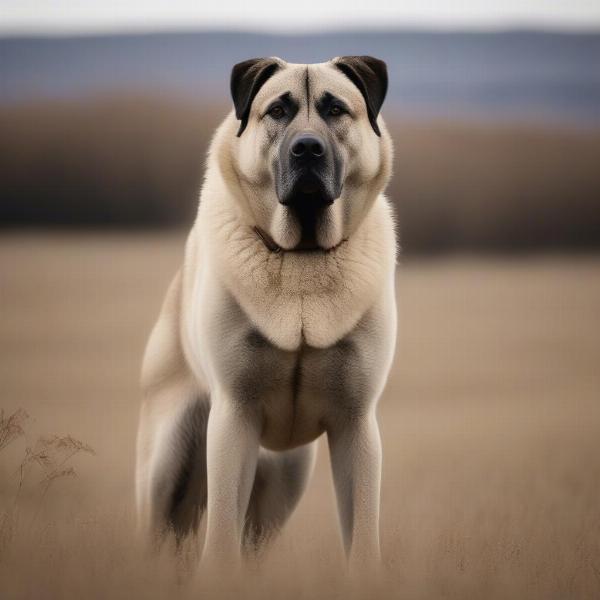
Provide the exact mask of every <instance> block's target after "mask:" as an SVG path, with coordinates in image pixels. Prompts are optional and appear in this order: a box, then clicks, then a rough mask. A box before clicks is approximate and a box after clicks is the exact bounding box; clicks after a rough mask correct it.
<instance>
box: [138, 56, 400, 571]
mask: <svg viewBox="0 0 600 600" xmlns="http://www.w3.org/2000/svg"><path fill="white" fill-rule="evenodd" d="M280 64H281V66H282V68H281V70H280V72H279V73H278V74H276V75H275V76H273V77H272V78H271V79H270V80H269V81H268V82H267V83H266V84H265V85H264V86H263V88H262V89H261V91H260V92H259V94H258V95H257V97H256V98H255V100H254V103H253V108H252V111H253V112H252V114H251V117H250V122H249V125H248V128H247V130H246V131H245V132H244V134H243V135H242V136H241V137H240V138H238V137H236V131H237V128H238V126H239V122H238V121H237V120H236V119H235V116H234V114H233V113H232V114H230V115H229V116H228V117H227V118H226V119H225V120H224V122H223V124H222V125H221V126H220V127H219V129H218V130H217V132H216V134H215V136H214V138H213V141H212V144H211V148H210V152H209V158H208V163H207V169H206V179H205V182H204V185H203V188H202V194H201V199H200V207H199V211H198V216H197V219H196V222H195V224H194V226H193V228H192V230H191V232H190V235H189V238H188V242H187V245H186V252H185V258H184V261H183V265H182V269H181V271H180V272H179V273H178V274H177V275H176V276H175V278H174V280H173V282H172V284H171V287H170V289H169V292H168V294H167V297H166V300H165V303H164V305H163V308H162V311H161V315H160V317H159V320H158V322H157V324H156V326H155V327H154V330H153V332H152V335H151V336H150V340H149V342H148V346H147V349H146V354H145V357H144V365H143V373H142V387H143V391H144V402H143V405H142V412H141V419H140V428H139V433H138V454H137V465H138V466H137V477H136V487H137V498H138V512H139V515H140V524H141V526H142V528H143V529H144V530H145V531H146V532H149V533H152V534H153V536H155V537H156V538H161V537H162V536H164V534H165V533H166V532H167V531H168V530H169V528H170V527H173V528H174V529H175V530H176V533H177V534H178V535H184V534H185V533H187V531H189V530H193V529H195V527H196V525H197V521H198V519H199V518H200V516H201V514H202V513H203V511H204V510H205V509H206V512H207V534H206V540H205V552H204V555H205V560H206V561H207V562H213V563H216V564H217V565H219V564H220V565H222V564H223V561H227V560H230V559H231V558H232V557H236V556H239V553H240V551H242V550H243V549H244V548H246V549H248V548H250V547H253V546H256V545H257V544H259V543H261V542H262V541H264V540H265V539H267V538H268V537H269V536H270V535H271V534H272V533H274V532H275V531H276V530H277V529H279V528H280V527H281V526H282V525H283V522H284V521H285V519H286V518H287V517H288V516H289V514H290V513H291V511H292V510H293V508H294V506H295V505H296V503H297V501H298V499H299V497H300V495H301V493H302V490H303V488H304V486H305V484H306V482H307V481H308V478H309V475H310V471H311V469H312V464H313V461H314V440H316V439H317V437H318V436H319V435H321V433H323V432H326V433H327V435H328V439H329V444H330V448H331V455H332V467H333V474H334V481H335V484H336V491H337V495H338V504H339V516H340V524H341V528H342V534H343V539H344V545H345V548H346V550H347V552H348V555H349V557H350V559H351V561H353V562H354V563H355V564H357V565H358V564H364V563H370V562H371V563H372V562H376V561H377V560H378V556H379V537H378V536H379V534H378V528H379V525H378V511H379V478H380V463H381V447H380V441H379V434H378V429H377V422H376V419H375V407H376V403H377V399H378V397H379V395H380V394H381V391H382V389H383V386H384V384H385V380H386V377H387V373H388V371H389V367H390V364H391V360H392V356H393V351H394V344H395V330H396V308H395V297H394V269H395V254H396V247H395V236H394V227H393V219H392V215H391V212H390V208H389V205H388V202H387V201H386V199H385V197H384V196H383V195H382V192H383V188H384V186H385V184H386V183H387V180H388V179H389V176H390V170H391V157H392V154H391V152H392V151H391V142H390V139H389V136H388V134H387V131H386V129H385V125H384V123H383V120H382V119H381V117H379V119H378V123H379V126H380V128H381V130H382V137H381V138H378V137H377V136H376V135H375V134H374V132H373V130H372V129H371V127H370V125H369V122H368V119H367V116H366V110H365V107H364V100H363V98H362V96H361V94H360V93H359V92H358V90H357V89H356V88H355V87H354V85H353V84H352V83H351V82H349V81H348V80H347V79H346V78H345V76H343V75H342V74H341V73H339V72H338V71H337V70H336V69H335V68H334V67H333V66H332V64H331V63H324V64H322V65H310V67H309V68H310V69H312V71H310V77H311V85H312V87H313V89H314V94H315V95H318V94H319V93H321V91H322V90H324V89H327V90H330V91H333V92H335V93H337V94H339V95H341V96H343V97H344V100H345V101H346V102H347V103H348V104H349V105H350V106H351V107H352V110H353V116H352V121H346V125H345V128H344V130H343V131H342V129H340V130H339V132H336V136H337V139H338V141H339V143H340V146H341V148H342V149H343V152H345V153H346V156H345V161H346V165H347V173H346V178H347V180H346V184H345V185H344V193H343V195H342V197H340V198H339V199H338V200H336V202H335V203H334V204H333V205H332V207H331V209H330V210H329V212H328V213H327V214H326V216H325V218H324V220H323V222H322V223H321V224H320V228H321V229H320V233H319V236H320V238H319V239H320V240H321V242H322V243H323V245H324V247H334V246H335V248H334V249H332V250H330V251H328V252H291V251H290V252H286V251H284V252H280V253H274V252H271V251H269V249H267V247H266V246H265V244H264V243H263V242H262V241H261V239H260V238H259V237H258V236H257V235H256V233H255V231H254V230H253V227H254V226H260V227H262V228H263V229H265V230H266V231H269V232H270V234H271V236H272V237H273V239H274V240H276V241H277V243H278V244H280V245H281V246H282V247H283V248H284V249H285V248H288V247H293V245H294V242H295V240H296V241H297V235H298V232H297V231H296V230H295V224H294V223H293V222H292V221H291V220H290V219H289V218H288V217H287V216H286V214H285V210H284V207H281V206H280V205H279V204H278V203H277V200H276V198H274V192H273V182H272V179H271V177H270V175H269V171H268V164H269V160H271V159H272V155H271V154H269V153H270V151H271V149H270V147H269V143H272V142H265V139H268V140H272V139H273V134H272V133H271V134H270V137H269V135H267V134H268V133H269V132H267V134H265V132H264V131H261V128H262V127H268V125H267V124H264V125H263V120H262V119H261V118H260V115H262V113H263V110H264V107H265V106H266V104H268V102H269V100H270V99H271V98H272V97H274V96H275V95H276V94H278V93H281V92H282V91H286V90H291V91H292V93H294V91H295V90H299V86H300V85H302V82H301V81H300V79H299V78H300V75H301V74H304V73H306V69H307V65H289V64H287V63H284V62H283V61H281V63H280ZM313 81H314V84H313V83H312V82H313ZM298 94H300V92H298ZM317 118H318V117H317V116H315V115H314V114H313V115H312V116H311V115H310V111H307V114H306V115H304V114H303V112H302V109H301V111H300V113H299V115H298V117H297V119H298V121H301V120H302V119H304V120H305V123H304V124H303V125H302V124H301V125H302V126H305V127H314V126H315V127H316V126H317V124H315V123H313V121H311V119H313V120H314V119H317ZM182 482H183V483H182ZM183 484H186V485H187V487H186V485H183Z"/></svg>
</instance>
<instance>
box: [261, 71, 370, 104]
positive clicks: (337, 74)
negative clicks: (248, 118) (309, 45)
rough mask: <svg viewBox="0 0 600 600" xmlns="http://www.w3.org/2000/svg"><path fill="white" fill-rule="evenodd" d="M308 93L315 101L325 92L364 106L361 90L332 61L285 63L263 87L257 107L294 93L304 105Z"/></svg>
mask: <svg viewBox="0 0 600 600" xmlns="http://www.w3.org/2000/svg"><path fill="white" fill-rule="evenodd" d="M307 91H308V93H310V96H311V98H312V99H314V98H319V97H320V96H322V95H323V94H324V93H325V92H329V93H330V94H333V95H334V96H338V97H340V98H341V99H343V100H345V101H346V102H348V103H349V104H350V105H352V106H355V107H357V106H361V105H362V104H363V103H364V100H363V97H362V95H361V93H360V91H359V90H358V88H357V87H356V86H355V85H354V84H353V83H352V82H351V81H350V80H349V79H348V78H347V77H346V76H345V75H344V74H343V73H342V72H341V71H340V70H339V69H338V68H337V67H336V66H335V64H334V63H333V62H332V61H328V62H324V63H313V64H299V63H286V62H283V61H282V63H281V68H280V69H278V70H277V71H276V72H275V74H274V75H273V76H272V77H271V78H270V79H269V80H268V81H267V82H266V83H265V84H264V85H263V87H262V88H261V90H260V91H259V93H258V94H257V97H256V99H255V103H256V104H258V105H260V104H263V103H265V102H270V101H271V100H273V99H275V98H276V97H278V96H280V95H282V94H284V93H286V92H290V93H291V94H292V96H294V97H295V99H296V100H297V101H299V102H300V103H303V102H305V101H306V98H307Z"/></svg>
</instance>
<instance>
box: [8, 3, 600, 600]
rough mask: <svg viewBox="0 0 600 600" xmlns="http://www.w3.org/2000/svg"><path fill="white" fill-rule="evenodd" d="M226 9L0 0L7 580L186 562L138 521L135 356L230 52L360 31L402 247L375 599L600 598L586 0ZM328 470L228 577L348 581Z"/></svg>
mask: <svg viewBox="0 0 600 600" xmlns="http://www.w3.org/2000/svg"><path fill="white" fill-rule="evenodd" d="M217 4H218V6H208V5H201V4H200V3H198V2H192V1H190V0H181V1H179V2H169V1H167V0H146V1H144V2H142V1H141V0H122V1H121V2H119V3H118V4H115V3H105V2H99V1H98V2H90V1H83V0H0V409H1V410H3V411H4V413H3V415H4V416H3V417H2V419H3V420H0V582H1V583H2V585H1V586H0V587H2V589H3V593H4V594H7V596H6V597H10V598H12V597H15V598H21V597H28V598H29V597H31V598H39V597H44V598H54V597H56V598H68V597H78V598H79V597H111V598H118V597H124V598H125V597H131V596H132V595H133V596H139V597H145V598H150V597H157V598H159V597H165V596H169V597H171V596H172V595H173V593H174V591H173V590H174V589H175V587H174V586H177V585H180V584H181V580H179V579H177V577H173V576H172V573H171V571H170V570H169V568H170V567H169V566H168V561H167V563H164V562H163V563H160V565H157V564H155V563H152V565H151V566H150V564H149V563H148V562H146V558H142V557H145V556H146V555H145V554H144V553H143V552H140V549H139V548H137V547H136V546H135V545H134V543H133V542H132V538H133V536H132V531H133V527H132V522H133V505H132V481H133V456H134V443H135V432H136V425H137V415H138V407H139V390H138V382H137V379H138V372H139V365H140V361H141V355H142V352H143V348H144V343H145V340H146V336H147V335H148V332H149V330H150V328H151V326H152V324H153V320H154V319H155V318H156V315H157V314H158V310H159V307H160V304H161V301H162V298H163V295H164V293H165V291H166V287H167V285H168V282H169V280H170V278H171V277H172V275H173V273H174V272H175V270H176V269H177V268H178V266H179V264H180V262H181V259H182V255H183V245H184V241H185V235H186V233H187V231H188V230H189V227H190V225H191V222H192V219H193V217H194V214H195V211H196V207H197V202H198V195H199V189H200V184H201V181H202V175H203V169H204V161H205V153H206V148H207V144H208V142H209V140H210V137H211V135H212V132H213V131H214V128H215V127H216V126H217V124H218V123H219V122H220V120H221V119H223V117H224V116H225V115H226V114H227V113H228V112H229V110H230V108H231V100H230V97H229V73H230V70H231V67H232V65H233V64H234V63H236V62H238V61H241V60H244V59H247V58H250V57H255V56H272V55H276V56H280V57H282V58H284V59H286V60H289V61H294V62H315V61H323V60H327V59H329V58H331V57H334V56H338V55H344V54H371V55H374V56H377V57H380V58H382V59H384V60H385V61H386V62H387V64H388V69H389V78H390V88H389V94H388V97H387V100H386V102H385V104H384V108H383V114H384V116H385V119H386V121H387V123H388V126H389V128H390V131H391V134H392V137H393V140H394V144H395V149H396V153H395V172H394V177H393V180H392V183H391V185H390V187H389V189H388V194H389V197H390V199H391V201H392V202H393V204H394V206H395V209H396V214H397V220H398V229H399V238H400V245H401V247H402V250H401V253H400V260H399V269H398V279H397V289H398V298H399V306H400V312H399V316H400V328H399V343H398V350H397V355H396V360H395V363H394V366H393V369H392V373H391V376H390V381H389V384H388V386H387V388H386V391H385V393H384V395H383V397H382V399H381V402H380V421H381V424H382V436H383V445H384V456H385V460H384V474H383V513H382V538H383V550H384V559H385V565H386V576H385V580H384V582H383V584H382V586H381V588H373V589H372V590H370V593H369V595H370V596H371V597H375V596H378V597H382V598H384V597H392V596H393V597H398V595H405V596H406V597H411V598H429V597H431V598H440V597H445V598H457V599H458V598H460V599H461V600H464V599H465V598H471V597H472V598H488V599H491V598H506V597H511V598H543V599H544V600H548V599H549V598H561V599H562V598H567V597H568V598H591V597H600V454H599V453H598V439H600V404H599V403H600V369H598V364H599V359H600V257H599V256H598V250H599V249H600V2H598V0H576V1H572V2H560V3H559V2H547V1H544V0H520V1H519V0H506V1H504V2H501V3H500V2H497V1H496V0H494V1H492V0H463V1H461V2H457V1H453V0H438V1H435V2H427V3H424V2H418V1H416V0H406V1H405V2H402V3H392V2H385V1H383V0H370V1H369V2H368V3H363V2H357V1H353V0H344V1H342V0H329V2H327V3H324V2H319V1H316V0H303V1H302V2H301V3H298V4H297V5H294V4H290V3H283V4H282V3H277V2H274V0H256V1H254V2H251V3H250V2H245V3H244V2H241V1H239V2H230V1H228V2H225V1H223V2H219V3H217ZM19 409H22V410H24V411H26V412H27V413H28V414H29V417H28V418H27V417H25V416H24V414H23V413H21V412H16V411H18V410H19ZM9 415H16V417H15V420H13V421H10V422H9V421H7V417H8V416H9ZM7 423H8V424H7ZM11 423H12V425H11ZM15 423H17V425H18V427H17V426H15ZM3 427H4V429H3ZM11 427H12V429H11ZM9 430H10V431H12V434H10V435H9V434H7V433H6V432H7V431H9ZM3 431H4V434H3ZM54 434H57V435H61V436H65V435H71V436H73V439H72V440H71V441H70V442H68V443H67V442H64V441H63V442H59V441H57V440H59V439H63V440H64V439H66V438H52V437H51V438H50V441H49V442H48V437H47V436H49V435H50V436H53V435H54ZM7 440H9V441H10V442H11V443H10V444H8V442H7ZM53 440H54V441H53ZM73 440H74V441H73ZM77 440H82V441H83V442H85V443H86V444H89V446H90V447H91V448H93V450H94V452H95V454H94V455H92V454H91V452H88V450H86V448H84V447H83V446H82V447H79V450H77V448H78V446H77V444H75V442H76V441H77ZM48 444H49V445H48ZM73 444H75V445H73ZM8 446H10V447H8ZM40 452H41V453H42V455H45V456H50V458H48V459H47V460H46V462H44V460H45V459H42V458H39V457H40V456H42V455H40ZM65 452H66V455H65ZM36 453H37V454H36ZM44 453H46V454H44ZM48 453H50V454H48ZM52 453H54V454H52ZM36 456H37V457H38V459H39V460H37V462H36V460H34V459H33V458H32V457H36ZM48 461H50V462H48ZM61 461H62V462H61ZM65 461H66V462H65ZM23 465H25V467H23ZM61 465H62V466H61ZM71 467H72V469H73V473H76V474H77V476H78V477H77V478H75V477H72V476H71V475H70V472H69V469H70V468H71ZM328 469H329V467H328V458H327V448H326V445H324V444H323V443H321V449H320V457H319V461H318V463H317V469H316V473H315V478H314V481H313V483H312V484H311V486H310V489H309V490H308V493H307V496H306V498H304V499H303V501H302V502H301V505H300V507H299V509H298V511H297V512H296V513H295V514H294V516H293V517H292V520H291V523H290V526H289V527H288V528H287V529H286V530H285V531H284V533H283V536H282V537H281V538H280V541H279V542H277V544H276V545H275V548H276V549H277V551H276V552H271V553H270V554H269V558H268V560H267V561H266V562H265V563H264V565H265V566H263V567H261V569H262V570H260V569H259V570H258V571H257V572H255V573H254V575H252V576H249V578H247V579H245V580H243V581H242V583H240V582H239V580H236V579H235V578H232V581H233V583H232V582H226V583H227V585H232V586H233V591H232V590H231V589H229V591H228V592H227V593H229V594H232V593H235V594H237V595H239V594H240V593H242V592H243V595H245V596H246V597H257V598H259V597H261V598H262V597H264V592H265V590H268V593H269V594H271V595H273V594H275V596H279V597H284V596H285V597H290V598H296V597H297V598H317V597H348V594H347V593H346V592H348V590H346V592H344V591H343V590H344V587H343V586H344V576H343V574H340V572H338V571H335V568H334V565H333V563H334V562H335V559H337V558H339V555H340V552H339V544H338V536H337V531H336V522H335V512H334V499H333V492H332V487H331V481H330V476H329V472H328ZM24 473H25V476H24V475H23V474H24ZM19 474H20V475H19ZM23 478H24V479H25V483H23ZM55 480H56V481H55ZM48 481H50V482H54V483H52V485H51V486H50V485H49V484H48ZM40 486H41V487H40ZM269 561H270V562H269ZM165 564H167V566H165ZM299 565H300V566H301V565H304V568H305V569H307V570H308V571H309V572H310V573H311V574H312V575H311V577H308V578H303V579H302V580H300V579H299V577H298V574H297V569H298V568H300V567H299ZM265 573H266V575H265ZM332 573H337V574H338V575H339V577H338V576H337V575H335V576H334V575H332ZM236 581H237V583H236ZM177 582H179V583H177ZM206 585H208V584H206ZM210 585H213V587H212V588H211V587H210V586H209V588H207V589H209V592H210V594H209V597H218V596H219V593H218V592H219V590H222V589H223V587H222V586H223V585H224V583H223V582H222V581H220V582H219V581H217V582H213V583H212V584H210ZM236 585H238V586H239V587H238V588H236V587H235V586H236ZM219 586H220V587H219ZM177 589H178V590H179V592H181V593H183V592H182V591H181V588H177ZM179 592H178V593H179ZM226 595H227V594H226V593H225V592H223V596H224V597H225V596H226Z"/></svg>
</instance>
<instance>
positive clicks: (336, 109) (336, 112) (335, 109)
mask: <svg viewBox="0 0 600 600" xmlns="http://www.w3.org/2000/svg"><path fill="white" fill-rule="evenodd" d="M343 112H344V109H343V108H342V107H341V106H339V105H338V104H334V105H333V106H332V107H331V108H330V109H329V114H330V115H331V116H332V117H339V116H340V115H341V114H342V113H343Z"/></svg>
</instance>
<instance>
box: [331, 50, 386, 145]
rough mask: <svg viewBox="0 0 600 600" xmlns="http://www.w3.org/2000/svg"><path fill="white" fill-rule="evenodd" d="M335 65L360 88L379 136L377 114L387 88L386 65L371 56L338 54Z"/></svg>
mask: <svg viewBox="0 0 600 600" xmlns="http://www.w3.org/2000/svg"><path fill="white" fill-rule="evenodd" d="M334 64H335V66H336V67H337V68H338V69H339V70H340V71H341V72H342V73H344V75H346V77H348V79H350V81H352V83H353V84H354V85H355V86H356V87H357V88H358V89H359V90H360V93H361V94H362V95H363V97H364V99H365V103H366V104H367V114H368V115H369V122H370V123H371V127H373V131H375V133H376V134H377V135H378V136H381V132H380V131H379V127H378V126H377V115H378V114H379V111H380V109H381V105H382V104H383V101H384V100H385V94H386V93H387V88H388V76H387V66H386V64H385V63H384V62H383V61H382V60H379V59H378V58H373V57H372V56H340V57H339V58H336V59H335V61H334Z"/></svg>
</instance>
